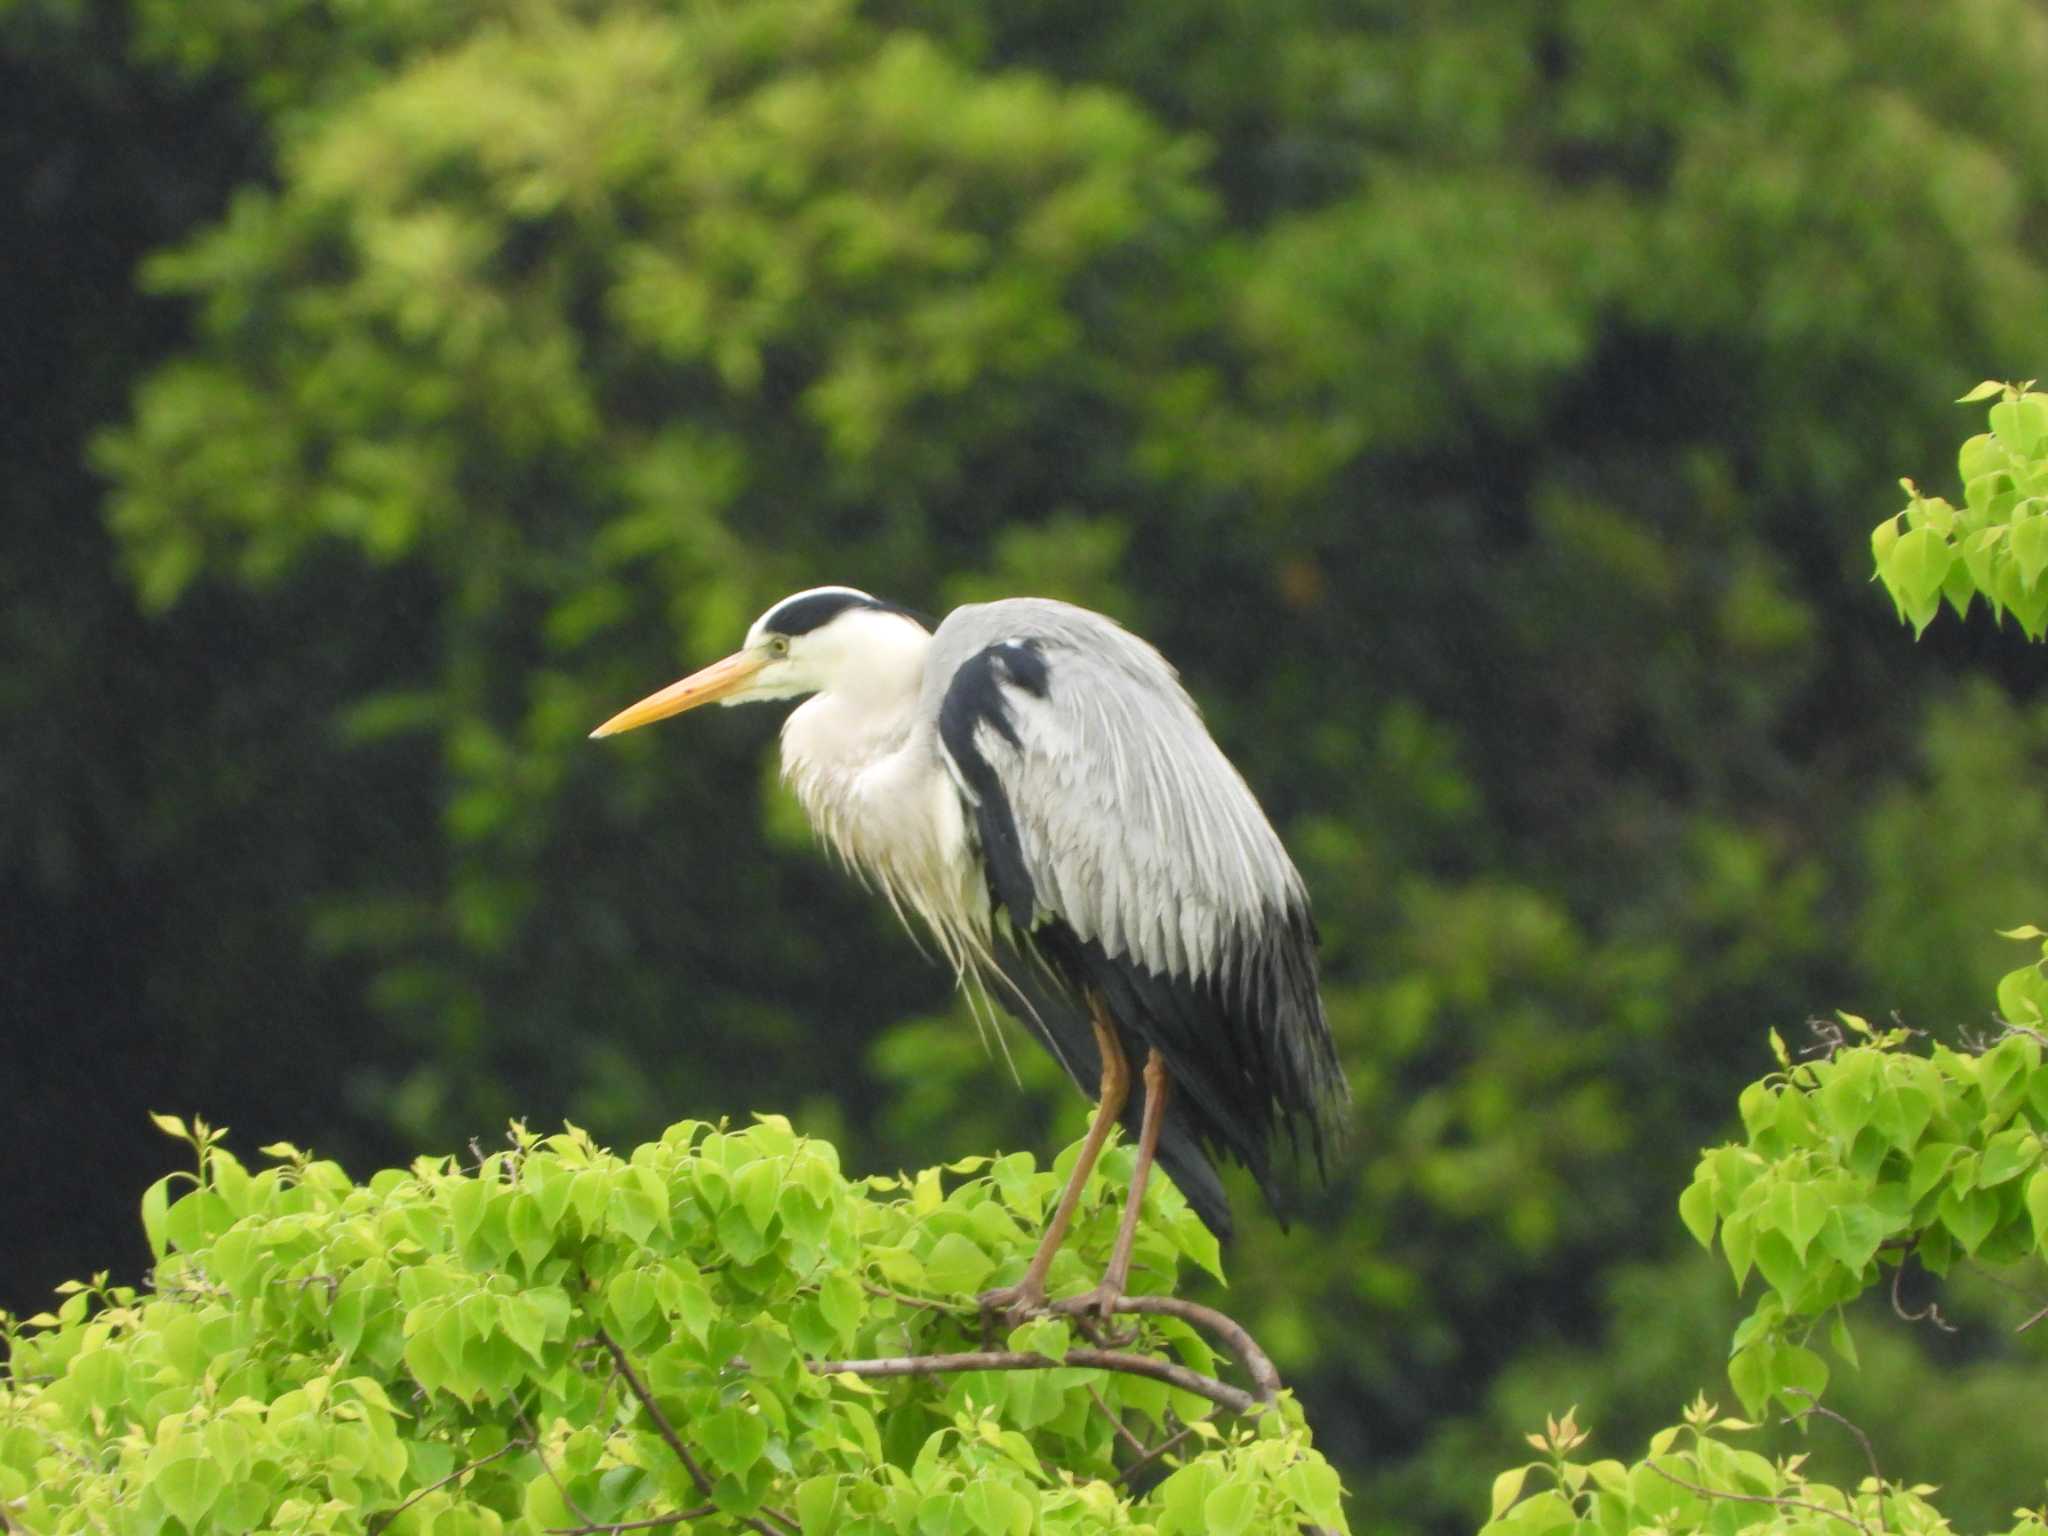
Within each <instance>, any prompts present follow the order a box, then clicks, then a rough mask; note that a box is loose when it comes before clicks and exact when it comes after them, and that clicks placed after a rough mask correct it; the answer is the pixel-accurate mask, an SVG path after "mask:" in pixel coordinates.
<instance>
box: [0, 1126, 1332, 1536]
mask: <svg viewBox="0 0 2048 1536" xmlns="http://www.w3.org/2000/svg"><path fill="white" fill-rule="evenodd" d="M160 1123H162V1124H163V1125H164V1127H165V1129H167V1130H169V1131H171V1132H172V1133H174V1134H176V1135H180V1136H184V1137H186V1138H187V1139H188V1140H189V1141H190V1142H191V1143H192V1145H193V1147H194V1149H195V1151H196V1153H197V1156H198V1169H197V1171H196V1172H195V1173H193V1174H177V1175H172V1176H170V1177H169V1178H166V1179H163V1180H160V1181H158V1182H157V1183H156V1184H154V1185H152V1186H151V1188H150V1189H149V1191H148V1192H147V1193H146V1194H145V1196H144V1198H143V1202H142V1216H143V1222H144V1225H145V1227H146V1228H147V1231H148V1235H149V1240H150V1243H151V1245H152V1247H153V1248H154V1250H155V1252H156V1254H157V1260H158V1262H157V1265H156V1269H155V1272H154V1276H153V1284H152V1287H151V1288H150V1289H149V1290H146V1291H138V1290H136V1289H133V1288H130V1287H127V1286H117V1285H109V1284H108V1283H107V1282H106V1279H105V1277H100V1278H98V1279H96V1280H95V1281H94V1282H92V1283H91V1284H85V1285H72V1286H70V1287H67V1288H66V1289H67V1291H68V1294H67V1295H66V1297H65V1299H64V1300H63V1302H62V1303H61V1305H59V1306H58V1307H57V1309H56V1311H55V1312H54V1313H44V1314H40V1315H38V1316H35V1317H31V1318H27V1319H25V1320H22V1321H19V1322H15V1321H13V1320H7V1346H8V1366H7V1371H6V1373H5V1375H4V1376H0V1514H4V1517H5V1522H6V1524H7V1525H9V1526H12V1527H14V1528H17V1529H19V1530H21V1531H24V1532H33V1533H36V1536H56V1533H59V1532H69V1531H119V1532H122V1533H134V1536H141V1533H156V1532H174V1533H183V1536H206V1533H211V1532H222V1533H226V1532H243V1531H251V1530H258V1529H264V1530H270V1529H275V1530H291V1531H305V1532H337V1533H340V1532H361V1533H365V1536H385V1533H388V1536H497V1533H499V1532H502V1531H513V1532H533V1533H540V1532H583V1533H594V1532H597V1531H600V1530H605V1531H609V1530H614V1529H618V1528H631V1527H636V1526H637V1527H642V1528H645V1527H655V1526H676V1527H687V1528H692V1529H703V1530H737V1529H748V1530H752V1531H755V1532H760V1533H765V1536H787V1533H790V1532H801V1533H803V1536H813V1533H817V1532H823V1531H843V1532H849V1533H855V1532H868V1533H875V1536H881V1533H888V1536H895V1533H899V1532H909V1531H923V1532H943V1531H963V1532H982V1533H986V1536H1002V1533H1006V1532H1009V1533H1022V1532H1026V1531H1048V1532H1053V1531H1075V1532H1079V1531H1122V1530H1150V1531H1156V1532H1158V1533H1160V1536H1168V1533H1172V1532H1176V1531H1180V1532H1197V1531H1215V1532H1224V1533H1231V1532H1243V1531H1268V1530H1294V1529H1296V1528H1298V1527H1299V1526H1300V1525H1301V1524H1302V1523H1303V1522H1304V1521H1313V1522H1319V1523H1323V1524H1327V1525H1332V1526H1341V1525H1342V1523H1343V1516H1342V1511H1341V1508H1340V1506H1339V1489H1338V1483H1337V1477H1336V1474H1335V1473H1334V1472H1332V1471H1331V1470H1330V1468H1329V1467H1328V1465H1327V1464H1326V1463H1325V1462H1324V1461H1323V1459H1322V1458H1321V1457H1320V1456H1319V1455H1318V1454H1317V1453H1316V1452H1315V1451H1314V1450H1313V1449H1312V1448H1311V1446H1310V1442H1309V1436H1308V1432H1307V1430H1306V1429H1305V1427H1304V1426H1303V1424H1302V1422H1301V1419H1300V1415H1299V1413H1298V1411H1297V1410H1296V1409H1295V1408H1294V1406H1293V1404H1292V1402H1291V1400H1290V1399H1287V1398H1285V1397H1284V1396H1283V1397H1281V1398H1279V1399H1278V1400H1277V1401H1276V1402H1275V1403H1273V1405H1272V1406H1271V1407H1270V1408H1268V1407H1265V1406H1262V1405H1252V1404H1251V1403H1250V1397H1249V1395H1248V1394H1245V1393H1243V1392H1241V1391H1239V1390H1237V1389H1234V1388H1230V1387H1228V1386H1225V1385H1223V1384H1222V1383H1220V1382H1217V1381H1215V1380H1213V1376H1214V1373H1215V1371H1216V1366H1217V1354H1216V1351H1215V1349H1214V1348H1213V1347H1212V1346H1211V1345H1210V1343H1209V1342H1208V1341H1207V1340H1206V1339H1205V1338H1204V1336H1203V1335H1202V1334H1201V1333H1200V1332H1198V1331H1197V1330H1196V1329H1195V1328H1194V1327H1191V1326H1189V1324H1188V1323H1187V1322H1186V1321H1184V1320H1183V1319H1181V1318H1176V1317H1166V1316H1153V1315H1149V1314H1148V1315H1145V1316H1143V1317H1141V1318H1140V1319H1139V1321H1140V1323H1141V1326H1142V1336H1141V1337H1140V1338H1139V1339H1138V1340H1136V1341H1134V1342H1133V1343H1132V1344H1131V1345H1130V1346H1129V1347H1128V1348H1116V1347H1113V1348H1112V1349H1111V1350H1109V1351H1103V1350H1095V1349H1084V1348H1082V1347H1081V1345H1082V1344H1083V1343H1084V1342H1085V1341H1079V1340H1077V1339H1076V1338H1075V1335H1074V1327H1075V1325H1074V1324H1071V1323H1069V1322H1068V1321H1066V1320H1063V1319H1057V1318H1048V1319H1041V1320H1038V1321H1035V1322H1031V1323H1028V1324H1025V1325H1024V1326H1022V1327H1019V1328H1018V1329H1016V1330H1015V1331H1014V1332H1012V1333H1011V1334H1010V1335H1009V1337H1008V1338H1007V1339H1006V1340H1004V1339H997V1340H995V1341H993V1342H994V1343H995V1344H997V1345H999V1346H1000V1345H1007V1356H1006V1355H1004V1354H1003V1353H1001V1352H999V1353H998V1354H997V1355H989V1354H976V1353H974V1352H975V1351H979V1350H981V1349H982V1348H983V1346H984V1344H985V1343H986V1342H988V1341H984V1340H983V1339H982V1337H981V1324H980V1321H979V1317H978V1314H977V1312H976V1310H975V1308H974V1305H973V1302H972V1300H971V1299H970V1298H971V1293H973V1292H975V1291H976V1290H977V1289H979V1288H981V1287H982V1286H984V1285H988V1284H993V1283H995V1282H998V1281H1001V1280H1004V1279H1014V1278H1015V1277H1016V1275H1017V1274H1018V1273H1019V1272H1021V1270H1022V1267H1023V1265H1024V1263H1025V1261H1026V1259H1027V1258H1028V1256H1029V1254H1030V1251H1031V1249H1032V1247H1033V1244H1034V1242H1035V1239H1036V1235H1037V1231H1038V1228H1039V1224H1040V1221H1041V1219H1042V1218H1043V1216H1044V1214H1045V1212H1046V1210H1047V1209H1048V1206H1049V1202H1050V1200H1051V1199H1052V1198H1053V1197H1054V1195H1055V1194H1056V1192H1057V1189H1058V1187H1059V1184H1060V1175H1059V1174H1058V1173H1056V1172H1054V1171H1050V1170H1040V1169H1038V1168H1036V1167H1034V1165H1033V1162H1032V1160H1031V1158H1030V1157H1029V1156H1028V1155H1027V1154H1014V1155H1011V1156H1008V1157H1003V1158H998V1159H994V1160H990V1159H987V1158H975V1159H969V1160H968V1161H966V1162H963V1163H957V1164H954V1165H951V1166H950V1167H949V1168H947V1169H943V1170H941V1169H928V1170H926V1171H924V1172H922V1173H920V1174H917V1175H916V1176H914V1177H882V1178H868V1179H849V1178H847V1177H846V1176H845V1175H844V1174H843V1173H842V1172H841V1170H840V1168H839V1163H838V1157H837V1154H836V1153H835V1152H834V1150H833V1148H832V1147H831V1146H830V1145H828V1144H827V1143H824V1142H821V1141H816V1140H811V1139H807V1138H804V1137H800V1136H798V1135H796V1134H795V1133H794V1132H793V1131H792V1130H791V1129H790V1127H789V1125H788V1123H787V1122H786V1121H783V1120H781V1119H779V1118H776V1117H772V1116H770V1117H762V1118H761V1119H760V1120H759V1122H758V1123H756V1124H754V1125H751V1126H749V1127H747V1128H745V1129H741V1130H733V1129H728V1128H724V1127H718V1126H711V1125H705V1124H700V1123H685V1124H681V1125H677V1126H674V1127H672V1128H671V1129H670V1130H669V1131H668V1133H667V1134H666V1135H664V1136H663V1137H662V1138H661V1140H659V1141H658V1142H653V1143H650V1144H648V1145H645V1146H641V1147H638V1148H636V1149H634V1151H633V1152H632V1153H631V1154H630V1155H629V1156H623V1157H621V1156H616V1155H614V1154H612V1153H610V1152H607V1151H605V1150H603V1149H601V1148H599V1147H598V1146H596V1145H595V1144H593V1143H592V1141H591V1140H590V1138H589V1137H588V1136H587V1135H586V1134H585V1133H583V1132H582V1131H580V1130H577V1129H575V1128H574V1127H571V1128H569V1129H568V1130H565V1131H564V1132H562V1133H560V1134H556V1135H550V1136H538V1135H533V1134H530V1133H528V1132H527V1131H526V1130H524V1129H523V1128H522V1127H519V1126H514V1128H513V1132H512V1137H511V1144H510V1146H509V1148H508V1149H507V1150H504V1151H497V1152H492V1153H490V1154H488V1155H479V1156H477V1157H475V1158H474V1159H472V1160H471V1161H469V1162H467V1163H466V1164H465V1163H460V1162H458V1161H457V1160H456V1159H453V1158H445V1157H444V1158H425V1159H421V1160H419V1161H417V1162H415V1163H414V1164H413V1165H412V1166H411V1167H410V1168H406V1169H387V1170H385V1171H383V1172H380V1173H377V1174H375V1175H374V1176H372V1177H371V1178H370V1179H368V1180H367V1181H365V1182H362V1183H356V1182H354V1181H352V1180H351V1179H350V1178H349V1177H348V1176H347V1175H346V1174H345V1173H343V1172H342V1170H341V1169H340V1168H339V1167H337V1166H336V1165H335V1164H334V1163H332V1162H325V1161H321V1160H319V1159H316V1158H314V1157H311V1156H309V1155H307V1154H305V1153H303V1152H301V1151H299V1150H298V1149H297V1148H295V1147H292V1146H290V1145H287V1144H282V1143H280V1144H278V1145H274V1146H271V1147H267V1148H265V1149H264V1151H265V1154H266V1156H268V1157H270V1158H272V1159H275V1162H274V1163H273V1165H272V1166H270V1167H267V1168H265V1169H263V1170H261V1171H259V1172H251V1171H250V1170H249V1169H247V1168H245V1167H244V1166H243V1164H242V1163H241V1162H240V1161H239V1160H237V1159H236V1158H235V1157H234V1155H233V1154H232V1153H230V1152H229V1151H228V1150H227V1149H226V1148H225V1147H224V1146H223V1145H221V1141H220V1135H219V1133H217V1132H214V1131H211V1130H209V1129H208V1128H207V1127H205V1126H204V1125H196V1126H193V1127H189V1128H188V1127H187V1126H185V1125H184V1124H183V1123H182V1122H181V1121H178V1120H175V1119H172V1118H170V1117H162V1119H161V1121H160ZM1104 1163H1105V1165H1106V1166H1105V1169H1104V1171H1103V1172H1101V1173H1098V1175H1097V1176H1096V1178H1095V1180H1094V1181H1093V1182H1092V1183H1091V1185H1090V1189H1089V1198H1088V1199H1087V1201H1086V1202H1084V1205H1083V1208H1082V1213H1081V1217H1080V1219H1079V1221H1078V1223H1077V1229H1076V1238H1075V1240H1074V1241H1072V1242H1070V1243H1069V1245H1068V1248H1067V1249H1066V1251H1064V1252H1063V1253H1062V1254H1061V1256H1060V1258H1059V1261H1058V1263H1057V1264H1056V1266H1055V1268H1054V1271H1053V1282H1054V1286H1055V1292H1056V1294H1057V1293H1058V1291H1059V1290H1060V1289H1061V1288H1066V1289H1079V1288H1081V1287H1082V1286H1084V1285H1085V1284H1086V1283H1088V1281H1089V1280H1091V1279H1092V1277H1093V1272H1094V1269H1095V1268H1096V1267H1098V1266H1099V1263H1100V1261H1101V1259H1102V1258H1103V1257H1104V1256H1106V1253H1107V1250H1108V1245H1109V1243H1110V1241H1111V1238H1112V1236H1113V1231H1114V1223H1115V1219H1116V1215H1117V1201H1116V1200H1115V1198H1114V1197H1113V1195H1112V1190H1113V1188H1114V1180H1115V1179H1116V1178H1117V1177H1119V1176H1120V1174H1121V1172H1123V1171H1126V1170H1127V1169H1128V1164H1129V1151H1128V1149H1119V1150H1118V1152H1117V1153H1115V1154H1113V1155H1111V1156H1109V1157H1106V1158H1105V1159H1104ZM949 1174H950V1175H952V1177H951V1178H948V1177H947V1175H949ZM1146 1216H1147V1220H1146V1222H1145V1224H1144V1226H1143V1227H1142V1228H1141V1230H1140V1233H1139V1238H1138V1247H1137V1268H1136V1270H1135V1271H1134V1274H1135V1276H1136V1279H1135V1282H1134V1288H1136V1289H1139V1290H1143V1289H1145V1288H1148V1287H1155V1288H1164V1287H1165V1286H1167V1285H1169V1284H1170V1283H1171V1282H1172V1280H1173V1278H1174V1276H1175V1273H1176V1270H1177V1268H1178V1264H1179V1261H1180V1259H1181V1258H1183V1257H1186V1258H1190V1259H1192V1260H1193V1261H1194V1262H1196V1263H1198V1264H1200V1265H1202V1266H1203V1267H1204V1268H1208V1269H1210V1270H1212V1271H1213V1270H1214V1269H1215V1267H1216V1248H1215V1244H1214V1240H1213V1239H1212V1238H1211V1237H1210V1235H1209V1234H1208V1232H1207V1231H1206V1229H1204V1228H1203V1227H1202V1225H1201V1223H1200V1222H1199V1221H1198V1220H1196V1218H1195V1217H1194V1216H1193V1214H1192V1213H1191V1212H1189V1211H1188V1210H1187V1208H1186V1206H1185V1203H1184V1202H1183V1201H1182V1200H1181V1198H1180V1196H1179V1194H1178V1192H1177V1191H1175V1190H1173V1189H1172V1187H1171V1186H1170V1184H1169V1183H1167V1182H1166V1181H1164V1180H1155V1181H1154V1182H1153V1184H1152V1187H1151V1190H1150V1191H1149V1192H1148V1195H1147V1200H1146ZM1139 1304H1140V1305H1143V1304H1144V1303H1142V1302H1141V1303H1139ZM1019 1352H1026V1353H1035V1354H1036V1355H1038V1356H1042V1357H1043V1359H1042V1361H1038V1362H1032V1361H1029V1360H1024V1361H1019V1360H1017V1359H1015V1358H1014V1357H1015V1356H1016V1355H1017V1354H1018V1353H1019ZM949 1353H950V1354H954V1355H961V1354H964V1355H966V1356H967V1359H968V1361H969V1362H970V1363H971V1362H975V1361H990V1362H994V1361H997V1360H1000V1359H1004V1358H1007V1359H1008V1363H1009V1364H1011V1365H1013V1366H1014V1365H1018V1364H1024V1365H1027V1366H1028V1367H1029V1368H1022V1369H1004V1370H995V1369H966V1368H964V1366H963V1365H961V1364H960V1363H959V1362H954V1364H953V1365H952V1366H951V1367H950V1368H948V1369H945V1370H943V1371H941V1372H940V1373H938V1374H933V1375H894V1374H883V1371H884V1370H885V1369H888V1368H897V1367H902V1366H903V1364H904V1362H903V1360H902V1359H901V1357H908V1356H931V1355H934V1354H940V1355H944V1354H949ZM1105 1354H1108V1355H1111V1356H1113V1357H1114V1358H1115V1359H1116V1360H1119V1361H1123V1362H1125V1364H1124V1367H1123V1368H1121V1369H1092V1368H1081V1367H1079V1366H1077V1365H1074V1364H1071V1363H1069V1364H1062V1363H1060V1362H1062V1361H1071V1360H1074V1359H1079V1358H1089V1359H1095V1358H1099V1357H1101V1356H1103V1355H1105ZM924 1364H926V1365H930V1364H932V1362H930V1361H926V1362H924ZM839 1365H846V1366H848V1367H849V1368H848V1369H834V1368H832V1367H835V1366H839ZM1148 1368H1149V1369H1151V1370H1152V1372H1153V1373H1152V1374H1138V1373H1137V1372H1139V1371H1141V1370H1146V1369H1148ZM856 1372H866V1373H868V1374H856ZM1169 1378H1170V1379H1169ZM1190 1384H1192V1385H1193V1386H1194V1387H1195V1388H1197V1389H1198V1390H1189V1386H1190ZM1219 1402H1224V1403H1227V1404H1229V1405H1231V1406H1232V1407H1233V1408H1245V1407H1248V1406H1249V1407H1250V1408H1251V1411H1250V1412H1247V1413H1236V1412H1227V1413H1226V1412H1223V1411H1222V1410H1220V1409H1219V1408H1218V1403H1219Z"/></svg>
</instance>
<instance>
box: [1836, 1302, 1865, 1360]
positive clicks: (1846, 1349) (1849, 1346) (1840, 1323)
mask: <svg viewBox="0 0 2048 1536" xmlns="http://www.w3.org/2000/svg"><path fill="white" fill-rule="evenodd" d="M1828 1343H1829V1344H1830V1345H1831V1346H1832V1347H1833V1348H1834V1351H1835V1353H1836V1354H1838V1355H1840V1356H1841V1357H1842V1358H1843V1359H1844V1360H1846V1361H1848V1362H1849V1368H1850V1369H1851V1370H1855V1369H1856V1368H1857V1367H1858V1366H1859V1365H1860V1363H1861V1362H1860V1361H1858V1360H1857V1358H1856V1340H1855V1337H1854V1336H1853V1335H1852V1334H1851V1333H1850V1332H1849V1320H1848V1319H1847V1318H1845V1317H1843V1316H1842V1314H1841V1313H1840V1312H1839V1311H1838V1312H1836V1313H1835V1315H1834V1317H1833V1319H1832V1320H1831V1321H1830V1322H1829V1323H1828Z"/></svg>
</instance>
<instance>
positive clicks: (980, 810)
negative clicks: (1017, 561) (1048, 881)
mask: <svg viewBox="0 0 2048 1536" xmlns="http://www.w3.org/2000/svg"><path fill="white" fill-rule="evenodd" d="M1051 678H1052V669H1051V668H1050V667H1049V666H1048V665H1047V663H1046V660H1045V653H1044V652H1043V651H1042V650H1041V649H1040V647H1039V644H1038V642H1037V641H1036V640H1007V641H1004V642H1002V643H1001V644H998V645H991V646H989V647H987V648H986V649H985V650H980V651H977V652H975V654H974V655H972V656H970V657H968V658H967V660H965V661H964V662H962V663H961V664H960V669H959V670H958V671H957V672H955V673H954V674H953V680H952V682H950V683H948V684H947V685H946V697H945V700H944V701H943V702H942V703H941V704H940V705H939V742H940V744H941V745H942V746H944V747H945V749H946V755H947V756H948V757H950V758H952V759H953V765H954V767H956V768H957V769H958V770H959V772H960V777H961V778H962V779H964V780H965V781H966V783H967V789H968V792H969V793H970V794H971V795H972V796H973V797H974V805H973V807H972V809H973V813H974V824H975V830H976V831H977V832H978V833H979V834H980V837H981V856H982V860H983V862H984V863H985V864H986V865H987V867H988V884H989V890H990V892H991V893H992V894H993V895H994V897H995V899H996V901H997V902H998V904H1000V905H1001V906H1002V907H1004V908H1005V909H1006V910H1007V911H1008V912H1009V914H1010V921H1011V922H1012V923H1014V924H1015V925H1016V926H1017V928H1018V929H1019V930H1020V931H1022V930H1024V929H1027V928H1029V927H1030V926H1031V916H1032V912H1033V909H1034V905H1035V901H1036V896H1037V890H1036V888H1035V887H1034V886H1033V885H1032V882H1031V871H1030V870H1029V869H1027V868H1026V867H1025V865H1024V847H1023V844H1022V843H1021V842H1020V841H1019V839H1018V837H1017V818H1016V814H1015V812H1013V811H1012V810H1011V808H1010V797H1009V794H1008V792H1007V791H1006V790H1005V789H1004V788H1003V781H1002V779H1001V778H1000V777H998V775H997V774H996V770H995V765H994V764H992V763H991V762H989V760H988V759H987V757H985V756H983V755H982V750H981V747H980V745H979V744H978V743H977V742H976V741H975V739H974V737H975V732H976V731H977V730H979V729H980V727H981V726H983V725H988V726H990V727H992V728H993V729H994V731H995V733H996V734H997V735H998V736H1000V737H1002V738H1003V740H1005V741H1007V742H1008V743H1009V744H1010V745H1011V746H1013V747H1017V746H1022V745H1023V743H1022V741H1021V740H1019V738H1018V736H1017V728H1016V726H1014V725H1012V724H1011V723H1010V708H1009V705H1008V704H1007V703H1005V702H1004V700H1003V686H1004V685H1005V684H1006V683H1007V684H1012V685H1014V686H1016V687H1018V688H1022V689H1023V690H1024V691H1025V692H1026V693H1029V694H1031V695H1033V696H1034V697H1037V698H1041V699H1042V698H1044V697H1045V696H1046V690H1047V688H1048V687H1049V686H1050V684H1051Z"/></svg>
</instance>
